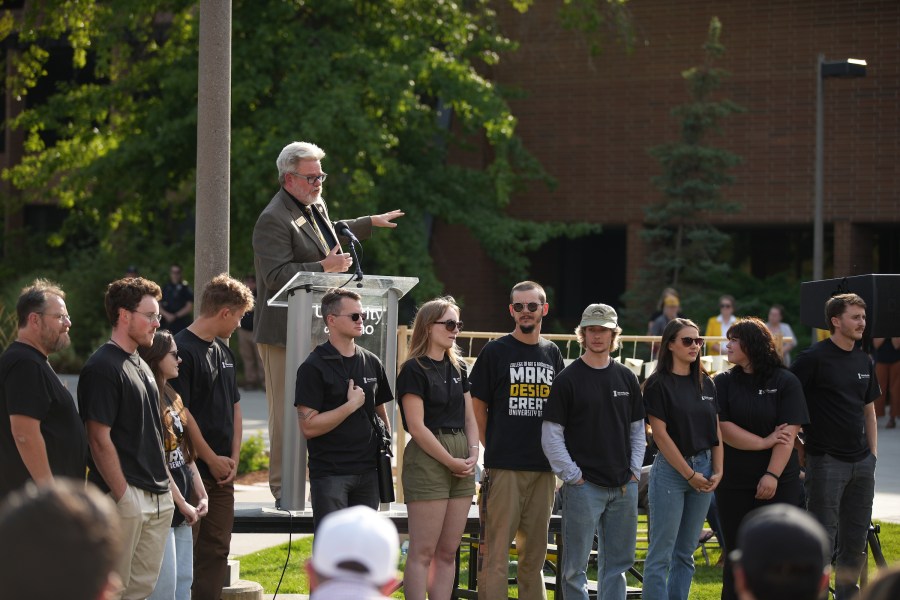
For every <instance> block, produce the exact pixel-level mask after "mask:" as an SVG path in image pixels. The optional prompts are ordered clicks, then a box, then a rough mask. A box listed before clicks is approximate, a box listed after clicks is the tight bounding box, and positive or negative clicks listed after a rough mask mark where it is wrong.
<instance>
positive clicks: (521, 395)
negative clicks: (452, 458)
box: [469, 335, 564, 471]
mask: <svg viewBox="0 0 900 600" xmlns="http://www.w3.org/2000/svg"><path fill="white" fill-rule="evenodd" d="M563 366H564V364H563V358H562V353H560V351H559V348H558V347H557V345H556V344H554V343H553V342H550V341H548V340H545V339H543V338H541V339H540V340H539V341H538V343H537V344H525V343H522V342H520V341H519V340H517V339H516V338H515V337H513V336H512V335H505V336H503V337H502V338H500V339H497V340H493V341H491V342H489V343H488V344H487V345H486V346H485V347H484V349H482V351H481V353H480V354H479V355H478V360H477V361H475V365H474V366H473V367H472V373H471V375H470V376H469V382H470V383H471V385H472V396H473V397H475V398H478V399H479V400H481V401H483V402H485V403H486V404H487V430H486V432H485V442H486V446H485V450H484V466H485V467H488V468H498V469H511V470H515V471H549V470H550V463H549V462H547V457H546V456H544V451H543V450H542V449H541V423H542V422H543V420H544V407H545V405H546V403H547V398H549V397H550V386H551V385H553V379H554V377H555V376H556V375H557V374H558V373H559V372H560V371H562V370H563Z"/></svg>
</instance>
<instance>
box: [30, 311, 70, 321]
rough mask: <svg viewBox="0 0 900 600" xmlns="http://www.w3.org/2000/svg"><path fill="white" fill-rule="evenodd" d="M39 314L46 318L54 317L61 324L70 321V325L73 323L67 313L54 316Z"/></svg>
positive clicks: (51, 314)
mask: <svg viewBox="0 0 900 600" xmlns="http://www.w3.org/2000/svg"><path fill="white" fill-rule="evenodd" d="M38 314H39V315H44V316H45V317H53V318H54V319H56V320H57V321H59V322H60V323H62V322H63V321H68V322H69V323H71V322H72V317H70V316H69V315H67V314H66V313H57V314H53V313H45V312H39V313H38Z"/></svg>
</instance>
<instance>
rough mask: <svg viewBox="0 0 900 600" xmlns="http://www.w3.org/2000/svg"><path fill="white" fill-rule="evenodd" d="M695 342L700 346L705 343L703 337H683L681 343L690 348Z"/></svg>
mask: <svg viewBox="0 0 900 600" xmlns="http://www.w3.org/2000/svg"><path fill="white" fill-rule="evenodd" d="M694 344H697V345H698V346H702V345H703V338H695V337H683V338H681V345H682V346H684V347H685V348H690V347H691V346H693V345H694Z"/></svg>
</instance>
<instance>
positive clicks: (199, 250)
mask: <svg viewBox="0 0 900 600" xmlns="http://www.w3.org/2000/svg"><path fill="white" fill-rule="evenodd" d="M198 70H199V77H198V100H197V207H196V219H197V226H196V237H195V241H194V289H195V290H196V291H197V300H198V301H197V302H195V303H194V312H195V314H196V313H198V311H199V310H200V303H199V298H200V290H202V289H203V286H205V285H206V284H207V283H208V282H209V280H210V279H212V278H213V277H215V276H216V275H218V274H219V273H225V272H228V265H229V263H228V250H229V236H230V233H231V228H230V222H229V217H230V214H231V210H230V198H231V188H230V163H231V152H230V150H231V0H200V55H199V69H198Z"/></svg>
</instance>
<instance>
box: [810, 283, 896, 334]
mask: <svg viewBox="0 0 900 600" xmlns="http://www.w3.org/2000/svg"><path fill="white" fill-rule="evenodd" d="M846 293H853V294H857V295H859V296H861V297H862V299H863V300H865V301H866V335H867V336H869V337H900V275H893V274H891V275H854V276H853V277H844V278H843V279H823V280H821V281H804V282H803V283H801V284H800V322H801V323H803V325H805V326H807V327H818V328H819V329H826V330H827V329H828V323H827V322H826V320H825V302H826V301H827V300H828V299H829V298H831V297H832V296H836V295H837V294H846Z"/></svg>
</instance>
